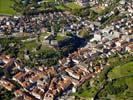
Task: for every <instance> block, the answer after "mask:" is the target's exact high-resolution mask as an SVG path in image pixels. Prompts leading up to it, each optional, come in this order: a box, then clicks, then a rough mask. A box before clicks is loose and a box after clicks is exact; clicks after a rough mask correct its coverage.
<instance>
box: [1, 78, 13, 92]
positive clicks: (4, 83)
mask: <svg viewBox="0 0 133 100" xmlns="http://www.w3.org/2000/svg"><path fill="white" fill-rule="evenodd" d="M0 85H1V86H3V87H4V88H6V89H7V90H9V91H12V90H14V89H15V86H14V84H12V83H11V82H10V81H8V80H6V79H1V80H0Z"/></svg>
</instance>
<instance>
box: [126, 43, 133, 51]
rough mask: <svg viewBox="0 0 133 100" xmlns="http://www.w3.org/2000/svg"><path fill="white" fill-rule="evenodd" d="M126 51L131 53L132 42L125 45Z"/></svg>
mask: <svg viewBox="0 0 133 100" xmlns="http://www.w3.org/2000/svg"><path fill="white" fill-rule="evenodd" d="M126 51H128V52H130V53H133V43H130V44H129V45H128V46H127V47H126Z"/></svg>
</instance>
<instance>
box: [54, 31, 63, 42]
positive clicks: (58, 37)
mask: <svg viewBox="0 0 133 100" xmlns="http://www.w3.org/2000/svg"><path fill="white" fill-rule="evenodd" d="M55 39H56V40H57V41H61V40H64V39H65V36H62V35H60V34H59V33H58V34H57V36H56V37H55Z"/></svg>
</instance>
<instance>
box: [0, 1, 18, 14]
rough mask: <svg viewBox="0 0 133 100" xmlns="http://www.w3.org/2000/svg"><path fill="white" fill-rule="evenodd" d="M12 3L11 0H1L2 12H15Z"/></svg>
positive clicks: (0, 11) (0, 10) (0, 8)
mask: <svg viewBox="0 0 133 100" xmlns="http://www.w3.org/2000/svg"><path fill="white" fill-rule="evenodd" d="M12 4H13V2H12V1H11V0H0V14H9V15H12V14H15V11H14V10H13V9H12V8H11V6H12Z"/></svg>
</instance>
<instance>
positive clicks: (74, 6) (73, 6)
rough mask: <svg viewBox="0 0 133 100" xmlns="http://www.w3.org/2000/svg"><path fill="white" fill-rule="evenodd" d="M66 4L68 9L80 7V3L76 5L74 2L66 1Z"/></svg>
mask: <svg viewBox="0 0 133 100" xmlns="http://www.w3.org/2000/svg"><path fill="white" fill-rule="evenodd" d="M66 6H67V7H68V8H70V9H81V6H80V5H77V4H76V3H74V2H71V3H67V4H66Z"/></svg>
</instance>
